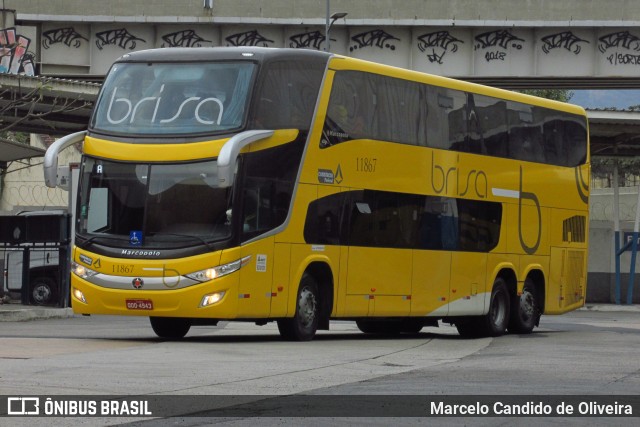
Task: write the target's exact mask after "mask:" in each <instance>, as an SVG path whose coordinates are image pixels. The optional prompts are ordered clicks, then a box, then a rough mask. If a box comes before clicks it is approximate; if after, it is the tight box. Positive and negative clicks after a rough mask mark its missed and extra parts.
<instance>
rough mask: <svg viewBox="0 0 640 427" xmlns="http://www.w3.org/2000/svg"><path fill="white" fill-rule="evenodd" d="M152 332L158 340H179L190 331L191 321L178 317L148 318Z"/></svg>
mask: <svg viewBox="0 0 640 427" xmlns="http://www.w3.org/2000/svg"><path fill="white" fill-rule="evenodd" d="M149 321H150V322H151V328H153V332H155V333H156V335H157V336H158V337H160V338H164V339H168V340H179V339H182V338H184V336H185V335H187V332H189V329H191V320H189V319H184V318H180V317H149Z"/></svg>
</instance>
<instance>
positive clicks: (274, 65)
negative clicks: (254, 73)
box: [251, 61, 325, 129]
mask: <svg viewBox="0 0 640 427" xmlns="http://www.w3.org/2000/svg"><path fill="white" fill-rule="evenodd" d="M324 67H325V64H324V62H318V61H275V62H269V63H267V64H265V65H264V70H263V72H262V73H261V79H262V80H261V82H260V85H259V88H258V92H257V93H256V95H255V101H254V111H253V113H252V123H251V127H252V128H254V129H309V127H310V125H311V118H312V116H313V111H314V109H315V106H316V100H317V99H318V92H319V90H320V83H321V82H322V76H323V74H324Z"/></svg>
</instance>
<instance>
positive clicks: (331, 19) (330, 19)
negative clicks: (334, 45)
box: [324, 0, 347, 52]
mask: <svg viewBox="0 0 640 427" xmlns="http://www.w3.org/2000/svg"><path fill="white" fill-rule="evenodd" d="M345 16H347V13H346V12H336V13H334V14H333V15H331V6H330V0H327V14H326V18H327V19H326V21H325V27H324V36H325V39H326V40H325V43H324V50H325V51H326V52H329V51H331V35H330V32H331V27H332V26H333V24H334V23H335V22H336V21H337V20H338V19H340V18H344V17H345Z"/></svg>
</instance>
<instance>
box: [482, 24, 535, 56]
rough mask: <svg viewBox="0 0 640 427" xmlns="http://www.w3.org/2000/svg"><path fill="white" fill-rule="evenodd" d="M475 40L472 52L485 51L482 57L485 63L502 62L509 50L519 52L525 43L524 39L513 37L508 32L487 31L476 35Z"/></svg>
mask: <svg viewBox="0 0 640 427" xmlns="http://www.w3.org/2000/svg"><path fill="white" fill-rule="evenodd" d="M475 40H476V44H475V46H474V50H479V49H483V50H487V52H486V53H485V55H484V59H485V60H486V61H487V62H491V61H496V60H499V61H504V60H505V58H506V57H507V50H508V49H509V48H513V49H517V50H520V49H522V45H523V43H524V42H525V40H524V39H521V38H520V37H517V36H515V35H514V34H513V33H512V32H511V31H509V30H495V31H487V32H486V33H482V34H478V35H477V36H476V37H475ZM496 48H497V49H496ZM488 49H491V50H488ZM500 49H501V50H500Z"/></svg>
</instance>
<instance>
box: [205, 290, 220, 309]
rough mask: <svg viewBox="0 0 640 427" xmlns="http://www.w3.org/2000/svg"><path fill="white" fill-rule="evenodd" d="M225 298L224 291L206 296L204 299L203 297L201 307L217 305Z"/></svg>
mask: <svg viewBox="0 0 640 427" xmlns="http://www.w3.org/2000/svg"><path fill="white" fill-rule="evenodd" d="M223 296H224V291H221V292H216V293H213V294H209V295H205V296H204V297H202V301H201V302H200V307H206V306H208V305H211V304H215V303H217V302H218V301H220V300H221V299H222V297H223Z"/></svg>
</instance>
